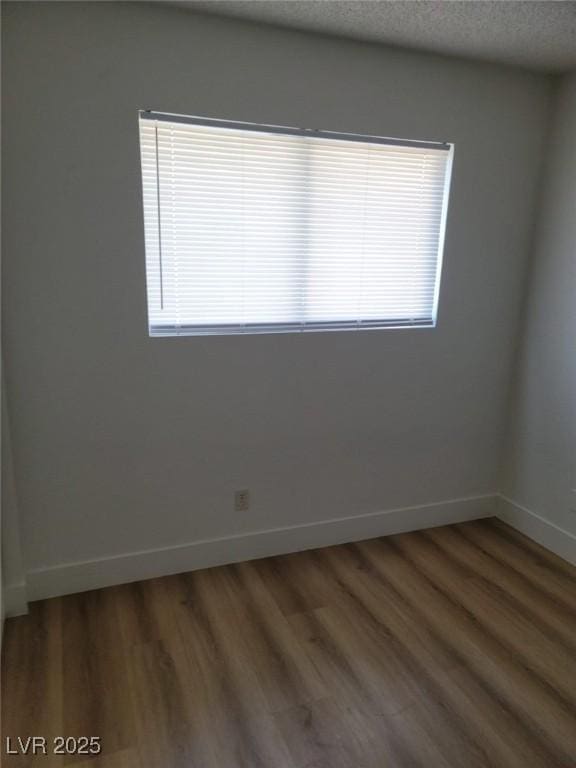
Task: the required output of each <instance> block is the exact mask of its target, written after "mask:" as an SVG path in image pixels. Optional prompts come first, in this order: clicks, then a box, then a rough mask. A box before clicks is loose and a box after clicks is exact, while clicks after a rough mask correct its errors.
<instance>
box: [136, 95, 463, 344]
mask: <svg viewBox="0 0 576 768" xmlns="http://www.w3.org/2000/svg"><path fill="white" fill-rule="evenodd" d="M138 114H139V120H150V121H154V122H168V123H183V124H191V125H198V126H206V127H216V128H230V129H236V130H242V131H254V132H257V133H271V134H281V135H287V136H309V137H318V138H324V139H335V140H339V141H349V142H355V143H368V144H383V145H386V146H400V147H416V148H420V149H434V150H441V151H446V152H447V153H448V155H447V161H446V171H445V177H444V190H443V195H442V211H441V216H440V225H439V232H438V249H437V257H436V274H435V284H434V297H433V305H432V313H431V318H430V320H425V321H423V320H418V321H416V322H415V321H414V320H412V319H408V318H407V319H405V320H403V319H397V318H395V319H386V318H378V319H365V320H363V319H360V318H359V319H356V320H333V321H313V320H302V321H294V322H285V321H278V322H237V323H218V324H182V325H174V324H168V323H166V324H162V325H153V324H152V323H151V322H150V307H149V294H148V291H147V314H148V321H149V322H148V330H149V335H150V336H151V337H174V336H210V335H218V336H229V335H255V334H275V333H281V334H284V333H314V332H318V331H332V332H333V331H352V330H354V331H358V330H390V329H395V328H396V329H407V328H413V329H422V328H435V327H436V325H437V317H438V305H439V295H440V284H441V279H442V267H443V256H444V245H445V236H446V224H447V215H448V208H449V199H450V186H451V180H452V166H453V158H454V144H453V143H451V142H446V141H420V140H413V139H397V138H388V137H383V136H377V135H371V134H356V133H344V132H338V131H328V130H321V129H316V128H295V127H289V126H279V125H273V124H266V123H250V122H242V121H235V120H224V119H217V118H209V117H200V116H192V115H180V114H171V113H166V112H157V111H154V110H140V111H139V113H138ZM156 152H158V149H156ZM157 161H158V160H157ZM141 166H142V163H141ZM141 170H142V174H143V167H141ZM158 216H159V217H160V202H159V201H158ZM159 226H160V225H159ZM147 258H148V257H147V255H146V259H147ZM160 262H161V255H160ZM147 272H148V266H147Z"/></svg>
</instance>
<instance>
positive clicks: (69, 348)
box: [3, 2, 550, 569]
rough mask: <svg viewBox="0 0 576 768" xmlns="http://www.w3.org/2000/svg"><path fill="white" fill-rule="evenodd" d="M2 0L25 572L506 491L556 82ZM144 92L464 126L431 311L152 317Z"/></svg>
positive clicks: (239, 27) (395, 127) (227, 28)
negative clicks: (256, 328)
mask: <svg viewBox="0 0 576 768" xmlns="http://www.w3.org/2000/svg"><path fill="white" fill-rule="evenodd" d="M3 12H4V15H5V24H4V26H5V29H4V51H3V54H4V61H3V65H4V66H3V77H4V89H3V99H4V111H5V122H4V136H3V140H4V156H5V165H4V185H5V196H6V199H5V222H6V223H5V233H4V235H5V262H6V263H5V279H6V283H7V285H8V286H9V289H8V290H7V295H6V301H5V313H6V327H5V330H6V338H7V344H6V348H7V357H8V370H7V376H8V396H9V404H10V410H11V416H12V426H13V442H14V454H15V465H16V474H17V486H18V493H19V501H20V506H21V516H22V525H23V535H24V544H25V551H26V560H27V568H28V569H44V568H46V567H51V566H55V565H58V564H59V563H66V562H70V561H81V560H85V559H92V558H100V557H107V556H110V555H120V554H122V553H126V552H131V551H135V550H141V549H149V548H155V547H162V546H170V545H173V544H180V543H182V542H192V541H195V540H198V539H202V538H206V537H213V536H226V535H230V534H234V533H241V532H243V531H250V530H257V529H268V528H274V527H276V526H285V525H294V524H299V523H309V522H314V521H319V520H324V519H326V518H334V517H341V516H349V515H356V514H362V513H367V512H373V511H376V510H382V509H390V508H397V507H403V506H409V505H417V504H428V503H432V502H435V501H442V500H449V499H458V498H461V497H468V496H477V495H482V494H491V493H494V492H495V491H496V490H497V486H498V463H499V457H500V452H501V443H502V438H503V425H504V411H505V407H506V397H507V392H508V390H509V380H510V374H511V362H512V355H513V349H514V337H515V332H516V330H517V319H518V314H519V304H520V295H521V288H522V283H523V276H524V269H525V255H526V253H527V251H528V244H529V237H530V225H531V220H532V216H533V212H534V208H533V206H534V197H535V196H534V192H535V185H536V177H537V166H538V159H539V157H540V150H541V145H542V141H543V136H544V128H545V118H546V112H547V107H548V99H549V95H550V93H549V84H548V81H547V80H546V79H545V78H542V77H538V76H533V75H530V74H527V73H523V72H520V71H516V70H513V69H507V68H499V67H497V66H492V65H484V64H475V63H470V62H465V61H458V60H455V59H449V58H443V57H438V56H432V55H424V54H418V53H410V52H402V51H400V50H394V49H386V48H381V47H378V46H370V45H365V44H360V43H353V42H346V41H343V40H337V39H330V38H323V37H316V36H313V35H307V34H304V33H298V32H293V31H283V30H279V29H274V28H266V27H264V26H256V25H250V24H244V23H242V22H235V21H229V20H225V19H216V18H210V17H202V16H195V15H192V14H191V13H189V12H187V11H185V10H180V9H176V8H166V7H158V5H156V6H154V5H146V4H138V3H126V4H118V3H87V4H85V3H28V2H26V3H20V4H18V3H8V4H4V8H3ZM140 108H153V109H157V110H163V111H168V112H181V113H195V114H201V115H210V116H215V117H222V118H235V119H238V120H250V121H256V122H258V121H262V122H271V123H280V124H288V125H302V126H317V127H322V128H329V129H333V130H340V131H353V132H360V133H362V132H366V133H375V134H384V135H389V136H400V137H406V138H416V139H436V140H448V141H453V142H454V143H455V145H456V153H455V163H454V174H453V182H452V194H451V206H450V212H449V221H448V231H447V239H446V252H445V262H444V277H443V282H442V291H441V297H440V314H439V324H438V327H437V328H436V329H435V330H399V331H393V330H392V331H377V332H364V333H350V332H349V333H330V334H310V335H301V336H299V335H283V336H273V335H272V336H253V337H246V338H237V337H234V338H226V337H220V338H176V339H150V338H148V336H147V324H146V300H145V285H144V247H143V234H142V215H141V207H140V206H141V200H140V180H139V156H138V132H137V110H138V109H140ZM244 487H248V488H250V489H251V492H252V509H251V511H250V513H249V514H241V515H239V514H235V513H234V512H233V503H232V502H233V498H232V495H233V491H234V489H236V488H244Z"/></svg>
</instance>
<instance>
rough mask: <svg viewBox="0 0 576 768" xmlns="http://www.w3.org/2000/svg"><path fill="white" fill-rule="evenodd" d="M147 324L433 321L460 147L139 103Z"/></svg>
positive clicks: (277, 328) (201, 326)
mask: <svg viewBox="0 0 576 768" xmlns="http://www.w3.org/2000/svg"><path fill="white" fill-rule="evenodd" d="M140 140H141V154H142V179H143V198H144V223H145V240H146V266H147V286H148V313H149V326H150V334H151V335H178V334H207V333H259V332H281V331H309V330H321V329H330V330H331V329H339V328H350V329H360V328H375V327H376V328H379V327H389V326H407V325H416V326H426V325H433V324H434V323H435V316H436V305H437V300H438V285H439V276H440V261H441V251H442V240H443V228H444V220H445V215H446V205H447V195H448V184H449V176H450V158H451V147H450V145H446V144H432V143H429V144H428V143H418V142H399V141H394V140H386V139H379V138H375V137H363V136H354V135H347V134H332V133H326V132H322V131H306V130H298V129H289V128H286V129H284V128H276V127H272V126H271V127H268V126H256V125H251V124H243V123H227V122H223V121H212V120H204V119H200V118H199V119H193V118H180V117H177V116H168V115H161V114H158V113H149V112H143V113H141V115H140Z"/></svg>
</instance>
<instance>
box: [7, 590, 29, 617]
mask: <svg viewBox="0 0 576 768" xmlns="http://www.w3.org/2000/svg"><path fill="white" fill-rule="evenodd" d="M2 597H3V599H4V616H5V617H6V618H8V617H9V616H22V615H23V614H25V613H28V602H27V597H26V584H24V583H21V584H9V585H7V586H5V587H4V591H3V592H2Z"/></svg>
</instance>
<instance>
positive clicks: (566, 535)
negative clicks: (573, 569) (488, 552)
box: [497, 495, 576, 565]
mask: <svg viewBox="0 0 576 768" xmlns="http://www.w3.org/2000/svg"><path fill="white" fill-rule="evenodd" d="M497 509H498V515H497V516H498V517H499V518H500V519H501V520H503V521H504V522H505V523H508V525H511V526H512V528H516V530H517V531H520V533H523V534H525V535H526V536H528V538H530V539H533V540H534V541H536V542H537V543H538V544H541V545H542V546H543V547H546V549H549V550H551V551H552V552H554V553H555V554H556V555H559V556H560V557H562V558H564V560H567V561H568V562H569V563H572V564H573V565H576V536H575V535H574V534H573V533H570V532H569V531H566V530H564V528H560V526H558V525H555V524H554V523H552V522H550V520H546V518H544V517H540V515H537V514H536V512H532V511H531V510H529V509H526V507H523V506H522V505H521V504H518V503H517V502H516V501H513V500H512V499H509V498H508V497H507V496H503V495H500V496H499V498H498V504H497Z"/></svg>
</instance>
